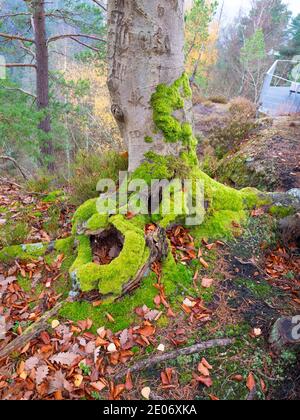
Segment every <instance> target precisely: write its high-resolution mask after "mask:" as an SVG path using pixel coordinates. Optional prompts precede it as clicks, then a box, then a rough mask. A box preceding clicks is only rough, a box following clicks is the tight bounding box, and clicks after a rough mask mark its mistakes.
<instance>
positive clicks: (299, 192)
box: [287, 188, 300, 201]
mask: <svg viewBox="0 0 300 420" xmlns="http://www.w3.org/2000/svg"><path fill="white" fill-rule="evenodd" d="M287 194H289V195H291V196H292V197H294V198H297V199H298V200H299V201H300V188H293V189H291V190H289V191H288V192H287Z"/></svg>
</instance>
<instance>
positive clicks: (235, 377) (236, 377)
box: [231, 375, 244, 382]
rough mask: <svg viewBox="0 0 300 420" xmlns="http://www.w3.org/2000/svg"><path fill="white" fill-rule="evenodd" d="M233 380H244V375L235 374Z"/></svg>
mask: <svg viewBox="0 0 300 420" xmlns="http://www.w3.org/2000/svg"><path fill="white" fill-rule="evenodd" d="M231 380H232V381H235V382H243V380H244V378H243V377H242V375H235V376H233V377H232V378H231Z"/></svg>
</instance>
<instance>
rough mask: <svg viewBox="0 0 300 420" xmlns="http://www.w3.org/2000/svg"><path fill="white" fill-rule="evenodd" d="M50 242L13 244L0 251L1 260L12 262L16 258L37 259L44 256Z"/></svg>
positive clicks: (24, 259)
mask: <svg viewBox="0 0 300 420" xmlns="http://www.w3.org/2000/svg"><path fill="white" fill-rule="evenodd" d="M48 246H49V244H41V243H38V244H28V245H13V246H9V247H6V248H3V249H2V250H1V251H0V262H2V263H10V262H12V261H14V260H16V259H18V260H21V261H28V260H35V259H37V258H39V257H41V256H43V255H44V254H45V253H46V251H47V249H48Z"/></svg>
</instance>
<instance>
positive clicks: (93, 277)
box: [70, 215, 150, 297]
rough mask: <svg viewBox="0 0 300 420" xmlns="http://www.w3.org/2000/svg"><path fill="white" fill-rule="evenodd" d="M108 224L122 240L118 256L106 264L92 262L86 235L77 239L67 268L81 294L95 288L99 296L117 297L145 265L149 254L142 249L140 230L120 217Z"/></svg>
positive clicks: (141, 230)
mask: <svg viewBox="0 0 300 420" xmlns="http://www.w3.org/2000/svg"><path fill="white" fill-rule="evenodd" d="M109 223H110V224H111V225H112V226H114V227H115V228H116V229H117V230H118V231H119V232H120V233H121V234H122V236H123V237H124V245H123V249H122V252H121V253H120V255H119V256H118V257H117V258H116V259H114V260H113V261H112V262H111V263H110V264H108V265H98V264H95V263H93V262H92V249H91V242H90V239H89V237H88V236H84V235H81V236H79V237H78V238H77V239H78V257H77V259H76V260H75V262H74V264H73V266H72V267H71V270H70V273H71V277H72V278H73V279H74V278H76V279H77V282H78V283H79V286H80V289H81V290H82V291H84V292H89V291H91V290H95V289H97V288H98V289H99V291H100V293H101V294H103V295H108V296H110V297H116V296H120V295H121V293H122V289H123V286H124V285H125V284H126V283H127V282H128V281H130V280H131V279H133V278H134V277H135V275H136V274H137V273H138V271H139V269H140V268H141V267H142V266H143V265H144V264H145V263H146V262H147V260H148V259H149V257H150V251H149V249H148V247H147V246H146V241H145V235H144V230H143V229H140V228H139V227H137V226H135V225H134V223H132V222H131V221H128V220H125V218H124V217H123V216H121V215H117V216H112V217H110V219H109Z"/></svg>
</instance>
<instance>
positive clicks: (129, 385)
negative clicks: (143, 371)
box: [125, 372, 133, 391]
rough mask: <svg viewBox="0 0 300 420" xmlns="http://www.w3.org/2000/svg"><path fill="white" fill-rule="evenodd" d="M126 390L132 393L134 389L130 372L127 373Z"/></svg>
mask: <svg viewBox="0 0 300 420" xmlns="http://www.w3.org/2000/svg"><path fill="white" fill-rule="evenodd" d="M125 388H126V390H127V391H131V390H132V389H133V383H132V378H131V373H130V372H127V375H126V382H125Z"/></svg>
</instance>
